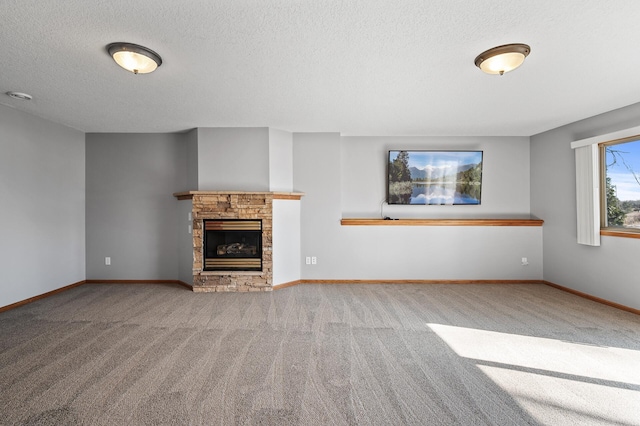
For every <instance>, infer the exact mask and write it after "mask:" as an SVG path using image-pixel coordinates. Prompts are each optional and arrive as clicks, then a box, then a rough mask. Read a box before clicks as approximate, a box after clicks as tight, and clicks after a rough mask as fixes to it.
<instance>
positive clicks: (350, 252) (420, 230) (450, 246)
mask: <svg viewBox="0 0 640 426" xmlns="http://www.w3.org/2000/svg"><path fill="white" fill-rule="evenodd" d="M293 146H294V189H295V190H296V191H301V192H304V193H305V194H306V195H305V196H304V197H303V199H302V208H301V228H302V256H301V257H302V258H304V257H306V256H316V257H317V258H318V264H317V265H306V264H303V265H302V278H303V279H335V280H340V279H390V280H392V279H416V280H418V279H425V280H431V279H433V280H437V279H442V280H447V279H452V280H456V279H465V280H466V279H470V280H472V279H486V280H490V279H504V280H509V279H513V280H520V279H541V278H542V228H540V227H396V226H393V227H386V226H372V227H366V226H341V225H340V219H341V218H342V217H370V218H379V217H380V209H381V204H382V201H383V200H384V198H385V174H386V155H387V154H386V151H387V150H388V149H392V148H415V149H418V148H420V149H429V148H431V149H441V148H443V147H445V148H447V149H449V148H451V149H454V148H455V149H482V150H484V152H485V156H484V162H485V166H484V167H485V172H484V173H483V195H482V205H481V206H392V207H389V206H384V214H386V215H389V216H393V217H452V216H455V217H528V216H529V143H528V138H472V137H469V138H449V139H446V138H445V139H444V140H443V138H399V137H395V138H379V137H357V138H356V137H340V135H338V134H335V133H325V134H317V133H316V134H299V133H296V134H294V143H293ZM522 257H527V258H528V260H529V265H528V266H524V267H523V266H522V265H521V258H522ZM301 262H302V259H301Z"/></svg>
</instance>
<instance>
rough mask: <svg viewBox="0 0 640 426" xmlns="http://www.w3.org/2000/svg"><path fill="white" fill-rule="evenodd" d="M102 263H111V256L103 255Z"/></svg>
mask: <svg viewBox="0 0 640 426" xmlns="http://www.w3.org/2000/svg"><path fill="white" fill-rule="evenodd" d="M104 264H105V265H107V266H109V265H111V258H110V257H105V258H104Z"/></svg>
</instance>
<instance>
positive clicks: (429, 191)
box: [387, 150, 482, 205]
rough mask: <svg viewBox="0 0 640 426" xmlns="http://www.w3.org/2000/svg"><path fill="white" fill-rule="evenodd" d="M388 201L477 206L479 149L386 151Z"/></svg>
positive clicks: (480, 156)
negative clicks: (387, 153)
mask: <svg viewBox="0 0 640 426" xmlns="http://www.w3.org/2000/svg"><path fill="white" fill-rule="evenodd" d="M387 172H388V173H387V175H388V176H387V203H388V204H413V205H420V204H422V205H479V204H480V199H481V194H482V151H409V150H407V151H402V150H398V151H389V157H388V167H387Z"/></svg>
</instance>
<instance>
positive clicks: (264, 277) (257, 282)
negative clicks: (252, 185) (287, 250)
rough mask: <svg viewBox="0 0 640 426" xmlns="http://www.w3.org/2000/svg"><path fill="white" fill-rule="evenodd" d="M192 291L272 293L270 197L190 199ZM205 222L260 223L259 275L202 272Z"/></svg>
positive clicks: (215, 195)
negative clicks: (258, 221)
mask: <svg viewBox="0 0 640 426" xmlns="http://www.w3.org/2000/svg"><path fill="white" fill-rule="evenodd" d="M192 197H193V198H192V203H193V211H192V215H193V291H195V292H214V291H271V290H272V289H273V238H272V224H273V193H265V192H255V193H254V192H243V193H240V192H238V193H208V194H197V193H194V194H193V196H192ZM205 219H262V272H257V271H246V272H245V271H229V272H225V271H203V266H204V259H203V254H202V252H203V250H202V244H203V237H204V235H203V232H204V231H203V227H204V222H203V221H204V220H205Z"/></svg>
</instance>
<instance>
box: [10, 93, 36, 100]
mask: <svg viewBox="0 0 640 426" xmlns="http://www.w3.org/2000/svg"><path fill="white" fill-rule="evenodd" d="M7 95H8V96H10V97H12V98H13V99H19V100H21V101H30V100H31V99H33V96H31V95H30V94H28V93H22V92H7Z"/></svg>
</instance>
